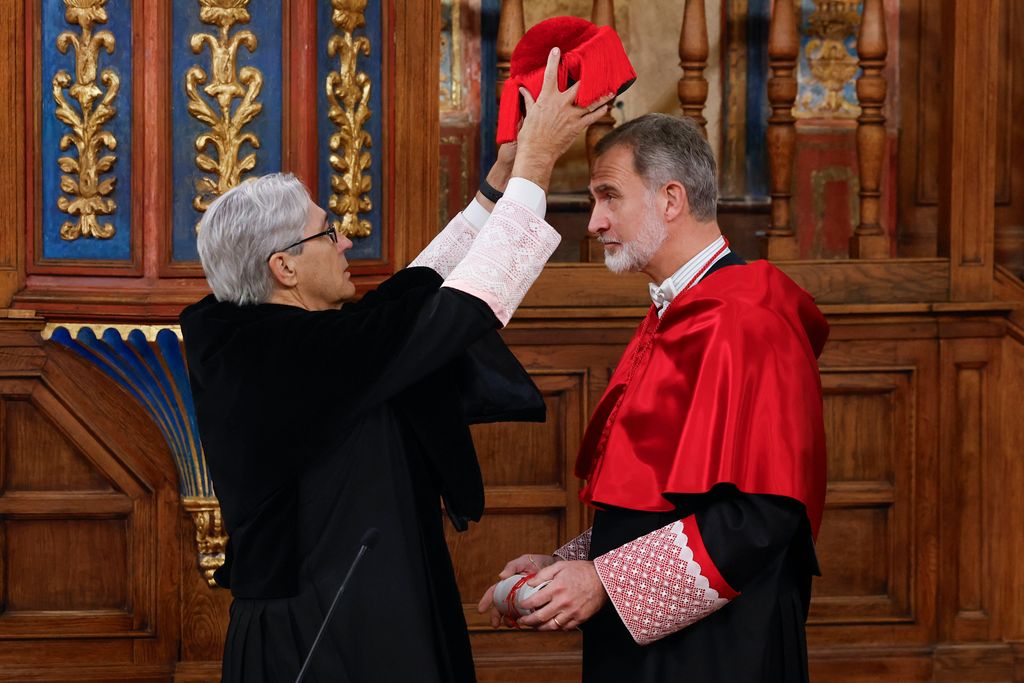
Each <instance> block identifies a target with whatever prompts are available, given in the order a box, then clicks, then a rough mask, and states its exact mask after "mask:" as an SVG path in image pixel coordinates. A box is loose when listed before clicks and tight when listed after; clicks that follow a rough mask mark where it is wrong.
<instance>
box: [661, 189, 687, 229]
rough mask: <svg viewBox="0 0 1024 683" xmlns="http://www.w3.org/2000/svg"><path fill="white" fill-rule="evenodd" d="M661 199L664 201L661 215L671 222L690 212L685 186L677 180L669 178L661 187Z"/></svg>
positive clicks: (667, 221)
mask: <svg viewBox="0 0 1024 683" xmlns="http://www.w3.org/2000/svg"><path fill="white" fill-rule="evenodd" d="M660 195H661V200H662V202H663V203H664V207H665V208H664V213H663V217H664V219H665V222H666V223H671V222H672V221H674V220H676V219H677V218H679V217H680V216H684V215H686V214H687V213H689V212H690V201H689V199H688V198H687V196H686V188H685V187H683V184H682V183H681V182H679V181H678V180H670V181H668V182H667V183H665V185H663V186H662V188H661V192H660Z"/></svg>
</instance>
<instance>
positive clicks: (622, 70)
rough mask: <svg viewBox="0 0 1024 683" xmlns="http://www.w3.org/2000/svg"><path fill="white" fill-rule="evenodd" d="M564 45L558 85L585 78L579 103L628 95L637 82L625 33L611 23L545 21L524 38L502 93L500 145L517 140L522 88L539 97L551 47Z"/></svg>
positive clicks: (569, 19) (573, 19)
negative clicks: (624, 45) (604, 97)
mask: <svg viewBox="0 0 1024 683" xmlns="http://www.w3.org/2000/svg"><path fill="white" fill-rule="evenodd" d="M553 47H558V48H559V50H561V52H562V59H561V61H560V63H559V65H558V89H559V90H565V89H566V88H567V87H569V86H570V85H572V84H573V83H575V82H576V81H579V83H580V88H579V90H577V91H576V105H577V106H580V107H586V106H588V105H590V104H592V103H594V102H596V101H597V100H599V99H601V97H603V96H605V95H607V94H608V93H610V92H614V93H616V94H622V93H623V92H624V91H625V90H626V88H628V87H629V86H630V85H632V84H633V81H635V80H636V71H634V70H633V65H632V64H630V63H629V58H628V57H626V50H625V49H624V48H623V47H622V41H621V40H619V34H617V33H616V32H615V29H613V28H611V27H610V26H597V25H596V24H592V23H590V22H589V21H587V20H586V19H578V18H577V17H554V18H552V19H547V20H545V21H542V22H540V23H539V24H537V25H536V26H534V27H533V28H531V29H530V30H529V31H527V32H526V34H525V35H524V36H523V37H522V39H520V41H519V44H518V45H516V49H515V50H513V52H512V60H511V64H510V68H509V78H508V80H507V81H505V87H504V90H502V92H501V106H500V107H499V109H498V144H499V145H500V144H503V143H505V142H511V141H513V140H515V139H516V134H517V133H518V129H519V120H520V118H521V117H522V116H523V112H522V110H521V109H520V100H521V98H522V96H521V95H520V94H519V88H520V86H522V87H525V88H526V89H527V90H529V91H530V94H531V95H533V97H534V99H536V98H537V96H538V95H539V94H540V88H541V85H543V83H544V67H545V66H547V63H548V53H550V52H551V48H553Z"/></svg>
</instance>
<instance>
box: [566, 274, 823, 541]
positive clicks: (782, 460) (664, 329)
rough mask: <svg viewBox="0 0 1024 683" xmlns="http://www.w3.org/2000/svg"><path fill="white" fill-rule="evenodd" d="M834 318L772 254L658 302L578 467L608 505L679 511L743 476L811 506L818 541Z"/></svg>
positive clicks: (618, 373) (756, 487)
mask: <svg viewBox="0 0 1024 683" xmlns="http://www.w3.org/2000/svg"><path fill="white" fill-rule="evenodd" d="M827 338H828V323H827V322H826V321H825V317H824V316H823V315H822V314H821V311H819V310H818V308H817V306H815V305H814V300H813V298H812V297H811V296H810V295H809V294H808V293H807V292H805V291H804V290H803V289H801V288H800V287H799V286H798V285H797V284H796V283H794V282H793V281H792V280H790V279H789V278H788V277H786V276H785V275H784V274H783V273H782V272H781V271H780V270H779V269H778V268H776V267H775V266H773V265H771V264H770V263H768V262H767V261H757V262H754V263H751V264H749V265H746V266H731V267H726V268H720V269H719V270H717V271H715V272H713V273H711V274H710V275H708V276H707V277H705V278H704V279H703V280H701V281H700V282H698V283H697V284H696V285H695V286H694V287H692V288H691V289H689V290H687V291H685V292H683V293H681V294H679V295H678V296H677V297H676V298H675V300H673V302H672V303H671V304H670V305H669V307H668V309H667V310H666V311H665V313H664V315H663V317H662V318H661V319H660V320H659V319H658V317H657V314H656V312H655V309H654V308H653V307H652V308H651V310H650V312H649V313H648V315H647V318H645V319H644V321H643V323H641V325H640V328H639V329H638V330H637V333H636V335H635V336H634V337H633V340H632V341H631V342H630V344H629V346H628V347H627V348H626V351H625V353H624V354H623V357H622V360H621V361H620V362H619V366H618V368H616V370H615V373H614V374H613V375H612V378H611V381H610V382H609V385H608V389H607V390H606V391H605V393H604V396H603V397H602V398H601V401H600V402H599V403H598V406H597V409H596V410H595V411H594V415H593V417H592V418H591V420H590V424H589V425H588V426H587V430H586V433H585V434H584V437H583V441H582V444H581V446H580V453H579V458H578V459H577V461H576V474H577V476H579V477H580V478H581V479H586V480H587V482H586V486H585V487H584V488H583V490H582V491H581V492H580V498H581V499H582V500H583V501H584V502H586V503H591V504H594V505H597V506H605V505H610V506H617V507H623V508H628V509H633V510H647V511H660V512H664V511H668V510H672V509H673V508H674V506H673V504H672V503H671V502H670V501H669V500H668V499H666V497H665V496H666V494H692V493H704V492H706V491H708V490H710V489H711V488H712V487H713V486H715V485H716V484H719V483H732V484H734V485H735V486H736V487H737V488H738V489H740V490H741V491H744V492H746V493H752V494H773V495H780V496H787V497H789V498H793V499H796V500H798V501H800V502H801V503H803V504H804V506H805V507H806V509H807V516H808V519H809V520H810V523H811V531H812V533H813V534H814V536H815V537H817V534H818V528H819V526H820V524H821V513H822V508H823V506H824V501H825V433H824V424H823V422H822V403H821V379H820V376H819V374H818V363H817V357H818V356H819V355H820V354H821V349H822V347H823V346H824V344H825V340H826V339H827Z"/></svg>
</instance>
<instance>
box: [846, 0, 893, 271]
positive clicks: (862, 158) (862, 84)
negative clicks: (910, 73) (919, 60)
mask: <svg viewBox="0 0 1024 683" xmlns="http://www.w3.org/2000/svg"><path fill="white" fill-rule="evenodd" d="M887 53H888V47H887V44H886V38H885V9H884V8H883V6H882V0H864V12H863V14H862V16H861V20H860V35H859V36H858V37H857V54H858V56H859V57H860V68H861V69H862V72H861V76H860V78H858V79H857V99H859V100H860V116H859V117H857V160H858V164H859V166H860V225H858V226H857V227H856V228H855V229H854V231H853V237H852V238H851V239H850V258H865V259H866V258H888V256H889V236H888V235H887V234H886V233H885V230H883V229H882V226H881V224H880V222H879V214H880V209H881V197H882V192H881V178H882V162H883V160H884V158H885V139H886V134H885V116H884V115H883V114H882V106H883V105H884V104H885V93H886V83H885V76H884V75H883V74H882V72H883V70H884V69H885V58H886V55H887Z"/></svg>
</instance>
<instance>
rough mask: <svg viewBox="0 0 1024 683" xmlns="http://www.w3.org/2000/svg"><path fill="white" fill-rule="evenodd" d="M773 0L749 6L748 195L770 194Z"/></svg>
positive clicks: (760, 0) (756, 1) (754, 0)
mask: <svg viewBox="0 0 1024 683" xmlns="http://www.w3.org/2000/svg"><path fill="white" fill-rule="evenodd" d="M770 23H771V0H750V4H749V5H748V9H747V196H748V197H751V198H757V199H765V198H767V196H768V164H767V154H766V151H765V134H766V133H767V132H768V116H769V115H770V114H771V107H770V106H769V105H768V26H769V24H770Z"/></svg>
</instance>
